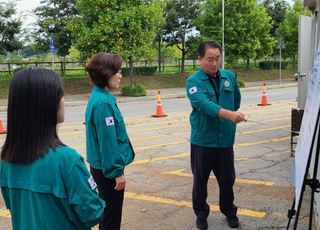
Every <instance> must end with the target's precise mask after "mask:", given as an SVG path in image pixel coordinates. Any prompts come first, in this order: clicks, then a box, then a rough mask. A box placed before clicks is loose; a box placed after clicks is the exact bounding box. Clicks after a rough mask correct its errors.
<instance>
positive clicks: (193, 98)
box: [186, 68, 241, 148]
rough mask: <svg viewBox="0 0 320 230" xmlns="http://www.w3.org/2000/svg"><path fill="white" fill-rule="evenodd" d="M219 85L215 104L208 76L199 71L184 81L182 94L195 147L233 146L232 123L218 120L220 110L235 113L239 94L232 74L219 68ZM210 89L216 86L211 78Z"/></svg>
mask: <svg viewBox="0 0 320 230" xmlns="http://www.w3.org/2000/svg"><path fill="white" fill-rule="evenodd" d="M219 72H220V85H219V86H218V87H217V88H216V89H217V90H219V103H218V102H217V99H216V94H215V91H214V90H213V87H212V85H211V84H210V81H209V77H208V76H207V75H206V74H205V73H204V72H203V70H202V68H201V69H200V70H199V71H197V72H196V73H194V74H193V75H191V76H190V77H189V78H188V79H187V82H186V91H187V95H188V98H189V100H190V103H191V106H192V112H191V114H190V124H191V140H190V142H191V143H192V144H195V145H199V146H203V147H213V148H229V147H231V146H233V144H234V139H235V132H236V124H234V123H233V122H232V121H230V120H228V119H225V118H219V117H218V113H219V111H220V109H221V108H224V109H227V110H231V111H237V110H238V109H239V107H240V101H241V95H240V90H239V87H238V83H237V80H236V78H235V77H234V74H233V73H231V72H230V71H227V70H222V69H219ZM213 84H214V86H217V85H216V82H215V80H214V79H213Z"/></svg>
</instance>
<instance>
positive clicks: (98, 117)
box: [85, 86, 134, 179]
mask: <svg viewBox="0 0 320 230" xmlns="http://www.w3.org/2000/svg"><path fill="white" fill-rule="evenodd" d="M85 122H86V139H87V161H88V163H89V164H90V165H91V167H93V168H95V169H101V170H102V172H103V175H104V176H105V177H106V178H109V179H112V178H116V177H120V176H122V175H123V171H124V168H125V166H126V165H128V164H130V163H131V162H132V161H133V159H134V151H133V149H132V146H131V144H130V141H129V137H128V135H127V131H126V127H125V123H124V120H123V116H122V114H121V112H120V110H119V108H118V107H117V105H116V98H115V97H114V96H113V95H112V94H111V93H109V92H108V91H107V90H105V89H104V88H100V87H98V86H94V88H93V91H92V93H91V95H90V99H89V101H88V105H87V110H86V113H85Z"/></svg>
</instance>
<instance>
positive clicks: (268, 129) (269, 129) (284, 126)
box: [236, 125, 290, 135]
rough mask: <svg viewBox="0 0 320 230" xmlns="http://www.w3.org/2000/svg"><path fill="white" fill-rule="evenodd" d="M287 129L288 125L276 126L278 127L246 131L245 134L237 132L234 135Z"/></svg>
mask: <svg viewBox="0 0 320 230" xmlns="http://www.w3.org/2000/svg"><path fill="white" fill-rule="evenodd" d="M287 127H290V125H283V126H278V127H273V128H267V129H259V130H253V131H246V132H239V133H236V135H242V134H250V133H257V132H264V131H271V130H275V129H280V128H287Z"/></svg>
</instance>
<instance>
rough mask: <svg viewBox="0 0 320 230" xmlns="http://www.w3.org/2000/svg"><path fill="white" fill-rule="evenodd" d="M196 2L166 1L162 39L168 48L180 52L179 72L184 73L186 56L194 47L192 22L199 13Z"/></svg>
mask: <svg viewBox="0 0 320 230" xmlns="http://www.w3.org/2000/svg"><path fill="white" fill-rule="evenodd" d="M199 2H200V1H198V0H167V7H166V10H165V18H166V23H165V25H164V28H163V31H164V33H163V38H164V41H166V42H167V43H168V44H169V46H172V45H175V46H176V47H177V48H178V49H179V50H181V60H182V61H181V72H182V73H183V72H185V68H184V61H185V58H186V54H187V53H188V52H189V51H190V50H192V48H193V46H195V45H196V44H195V40H196V38H197V36H196V35H195V26H194V24H193V20H194V19H195V18H196V17H197V15H198V14H199V12H200V7H199V6H200V3H199Z"/></svg>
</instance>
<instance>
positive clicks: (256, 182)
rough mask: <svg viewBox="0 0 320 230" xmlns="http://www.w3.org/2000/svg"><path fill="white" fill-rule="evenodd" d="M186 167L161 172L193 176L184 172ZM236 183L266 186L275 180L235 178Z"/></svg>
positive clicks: (272, 184) (272, 183) (271, 184)
mask: <svg viewBox="0 0 320 230" xmlns="http://www.w3.org/2000/svg"><path fill="white" fill-rule="evenodd" d="M185 170H186V169H179V170H176V171H170V172H164V173H162V174H169V175H176V176H184V177H193V176H192V173H184V171H185ZM210 178H212V179H214V178H216V177H215V176H210ZM236 182H237V183H243V184H257V185H266V186H274V185H275V182H272V181H259V180H248V179H239V178H236Z"/></svg>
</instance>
